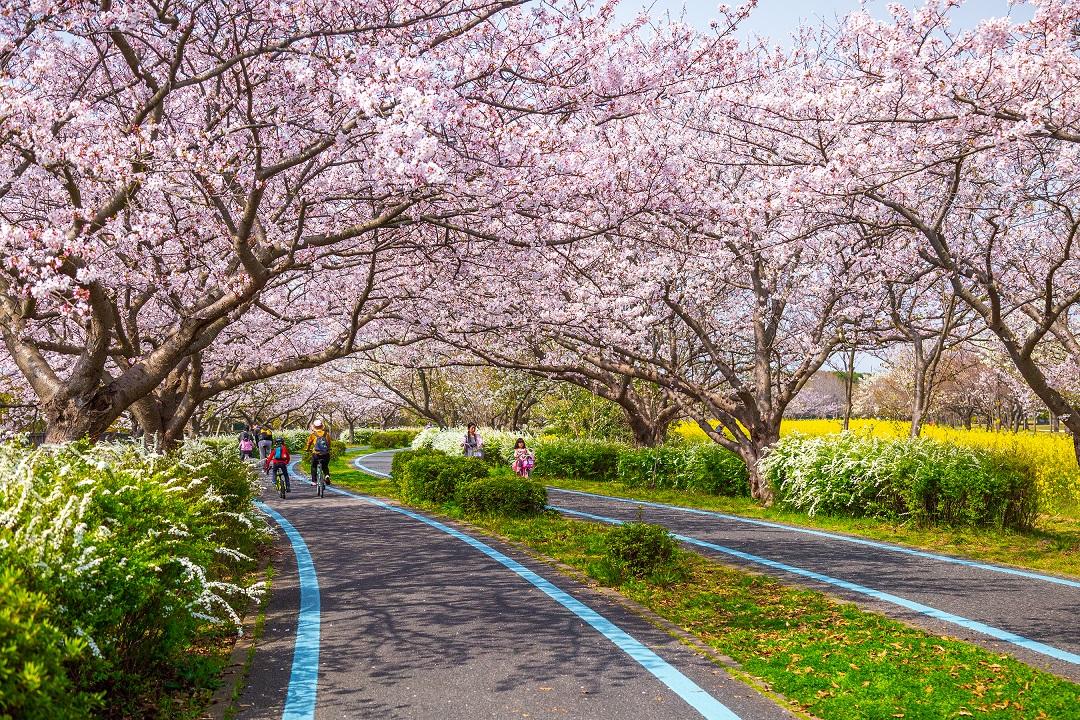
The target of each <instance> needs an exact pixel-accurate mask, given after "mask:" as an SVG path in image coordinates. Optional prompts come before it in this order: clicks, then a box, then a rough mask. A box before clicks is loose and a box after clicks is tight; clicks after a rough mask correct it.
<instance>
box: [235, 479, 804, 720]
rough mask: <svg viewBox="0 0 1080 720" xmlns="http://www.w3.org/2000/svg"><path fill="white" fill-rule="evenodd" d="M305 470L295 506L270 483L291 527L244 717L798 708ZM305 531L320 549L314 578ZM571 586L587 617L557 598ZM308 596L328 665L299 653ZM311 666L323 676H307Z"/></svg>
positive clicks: (532, 569) (596, 597)
mask: <svg viewBox="0 0 1080 720" xmlns="http://www.w3.org/2000/svg"><path fill="white" fill-rule="evenodd" d="M376 462H378V460H376ZM380 467H381V466H380ZM293 477H294V482H293V492H292V493H290V495H289V497H288V498H286V499H284V500H282V499H280V498H278V497H277V495H276V493H275V492H273V491H272V489H270V488H269V487H268V483H264V484H265V485H267V488H266V490H265V492H264V494H263V498H262V500H263V502H264V503H265V507H266V508H267V509H266V512H268V513H270V514H271V516H272V517H273V516H274V514H275V513H276V514H278V517H276V518H275V521H276V522H277V523H278V525H279V526H280V527H282V528H283V529H287V530H288V531H289V532H288V533H287V534H286V533H282V534H280V536H279V539H278V541H277V542H276V544H275V554H276V556H277V558H276V562H275V567H276V570H277V574H276V576H275V578H274V581H273V588H274V589H273V594H272V596H271V600H270V603H269V606H268V609H267V621H266V626H265V627H266V630H265V635H264V637H263V639H262V640H261V641H260V642H259V644H258V649H257V652H256V654H255V659H254V663H253V665H252V669H251V675H250V679H249V685H248V687H247V689H246V690H245V692H244V694H243V696H242V697H241V698H240V708H241V710H240V714H239V717H240V718H244V719H246V720H254V719H256V718H258V719H263V718H282V717H285V718H289V720H304V719H306V718H319V719H320V720H325V719H329V718H367V717H372V718H375V717H378V718H439V719H440V720H441V719H443V718H445V719H447V720H452V719H458V718H460V719H461V720H465V719H470V720H472V719H475V718H519V717H532V718H549V717H566V718H583V719H584V718H596V719H606V718H620V719H623V718H650V719H656V720H668V719H670V720H674V719H676V718H679V719H682V718H695V717H715V718H732V717H735V718H743V719H744V720H749V719H750V718H753V719H754V720H758V719H760V720H771V719H772V718H790V717H792V716H791V715H790V714H789V713H787V711H785V710H783V709H781V708H780V707H779V706H777V705H776V704H775V703H774V702H773V701H771V700H769V699H767V698H766V697H764V696H762V695H760V694H759V693H758V692H756V691H755V690H753V689H751V688H750V687H748V686H746V685H743V684H742V683H740V682H738V681H736V680H734V679H732V677H731V676H730V675H729V674H728V673H727V672H725V671H724V670H723V669H722V668H721V667H720V666H718V665H717V664H715V663H714V662H712V661H711V660H708V659H706V658H704V657H702V656H700V655H698V654H696V653H695V652H693V651H692V650H690V649H689V648H687V647H686V646H684V645H682V644H681V643H680V642H679V641H678V640H676V639H675V638H673V637H671V636H670V635H668V634H667V633H666V632H664V631H662V630H659V629H657V628H656V627H654V626H653V625H652V624H650V623H649V622H647V621H646V620H645V619H643V618H642V617H640V616H638V615H637V614H636V613H633V612H630V611H629V610H627V609H626V608H625V607H624V606H623V605H621V604H616V603H613V602H611V601H609V600H608V599H607V598H606V597H605V596H603V595H601V594H598V593H595V592H593V591H592V590H589V589H588V588H585V587H582V586H580V585H578V584H577V583H575V582H573V581H572V580H570V579H568V578H567V577H564V576H562V575H561V574H560V573H558V572H557V571H555V570H553V569H552V568H550V567H548V566H546V565H543V564H541V563H537V562H535V561H533V560H531V559H530V558H529V557H527V556H524V555H523V554H522V553H520V552H518V551H516V550H514V549H511V548H508V547H505V546H503V545H501V544H499V543H497V542H495V541H493V540H490V539H487V538H481V540H482V541H483V543H478V542H477V541H476V540H473V539H472V538H466V536H464V535H462V534H461V530H460V529H455V528H450V527H447V526H441V525H440V523H438V522H437V521H434V520H431V519H429V518H426V516H422V515H420V514H417V513H412V512H411V511H407V510H404V509H401V508H395V507H393V506H390V505H388V504H385V503H379V502H377V501H370V502H369V501H366V500H364V499H360V498H359V497H358V496H344V495H341V494H336V493H334V492H328V493H327V497H325V498H322V499H319V498H317V497H316V496H315V493H314V489H313V488H311V486H310V485H309V484H308V483H307V482H304V481H296V480H295V478H296V474H295V473H294V475H293ZM331 489H332V488H331ZM404 513H409V514H404ZM440 527H445V528H446V530H443V529H440ZM447 530H449V531H451V532H456V533H458V535H459V536H455V535H453V534H448V532H447ZM470 535H473V533H471V532H470ZM466 539H468V540H472V542H473V543H474V544H469V543H468V542H466V541H465V540H466ZM297 540H299V541H300V542H301V543H302V544H303V546H305V547H306V551H307V552H308V553H310V559H311V568H310V570H311V571H313V572H308V573H307V574H306V575H305V573H304V572H302V571H301V569H300V568H299V567H298V564H297V559H296V558H297V556H298V554H299V555H300V556H301V557H302V556H303V553H302V551H301V550H300V549H298V548H297V545H296V541H297ZM481 545H482V546H483V547H487V548H488V549H489V550H490V552H487V551H480V550H478V547H479V546H481ZM498 557H502V558H505V561H503V560H498V559H497V558H498ZM302 564H303V562H301V565H302ZM512 566H516V567H518V568H520V569H521V570H520V571H516V570H513V569H512ZM526 576H532V577H534V579H533V580H531V581H530V580H528V579H527V578H526ZM315 577H317V596H314V597H317V599H316V600H315V604H314V608H315V615H314V616H312V615H311V614H310V612H311V609H312V605H311V600H312V597H313V596H312V592H311V591H312V588H311V587H310V585H311V579H312V578H315ZM305 578H307V579H306V580H305ZM305 583H307V586H306V589H302V587H303V586H305ZM545 583H546V585H545ZM555 586H557V588H556V587H555ZM544 587H550V588H554V589H553V590H550V591H549V590H544V589H543V588H544ZM304 592H307V596H306V599H304V598H302V596H303V594H304ZM560 592H565V593H567V594H568V598H569V603H570V604H571V605H573V603H577V604H578V605H580V607H581V608H585V611H582V610H580V608H579V609H578V610H576V611H571V609H568V607H567V606H566V605H565V603H564V604H560V602H557V601H556V600H555V599H553V596H552V595H553V593H554V594H558V593H560ZM302 604H303V607H305V608H306V609H305V610H304V611H303V612H305V613H307V614H306V615H305V617H306V618H307V619H308V621H310V620H311V618H312V617H315V618H317V621H316V627H317V628H318V629H317V631H316V636H317V648H316V649H315V653H316V654H315V655H314V657H315V662H314V667H313V668H312V667H310V666H311V665H312V657H313V653H312V652H311V648H307V650H305V651H301V650H298V649H297V643H296V638H297V632H298V629H299V630H301V631H303V630H304V629H305V628H307V629H308V630H310V629H311V625H310V622H309V624H308V625H306V626H305V625H303V623H301V624H300V627H299V628H298V622H297V618H298V611H299V608H301V606H302ZM578 605H573V607H578ZM589 613H591V615H590V614H589ZM585 615H587V616H588V617H590V618H592V617H593V616H595V617H596V618H600V620H602V621H604V622H606V623H608V625H606V626H605V625H603V623H602V622H599V621H597V620H595V619H593V620H590V621H588V622H587V621H586V620H585V619H583V616H585ZM597 626H602V627H609V626H610V627H612V628H615V630H617V631H619V632H621V633H623V635H624V636H625V637H626V638H629V641H626V640H621V641H620V642H622V643H623V645H622V646H617V645H616V644H615V643H614V642H613V641H612V639H611V637H612V636H614V635H617V633H615V632H614V631H611V630H607V631H606V632H607V634H602V633H601V632H600V631H598V630H597ZM302 634H303V633H302ZM308 634H309V635H310V633H308ZM618 637H623V636H618ZM628 642H629V644H630V645H632V644H633V643H635V642H636V643H640V646H637V647H639V649H637V650H633V651H632V652H631V651H628V650H627V649H625V648H626V645H627V643H628ZM302 644H303V643H301V645H302ZM632 655H633V656H632ZM650 658H655V659H650ZM305 665H306V666H308V667H307V671H312V670H314V673H313V674H311V675H309V676H305V675H304V672H305ZM663 666H666V667H668V668H670V670H671V672H668V671H666V670H663ZM658 668H659V670H658ZM661 670H663V672H661ZM316 676H317V685H315V683H313V682H311V680H312V679H313V678H314V677H316ZM673 676H674V677H675V680H674V681H672V680H671V678H672V677H673ZM305 677H306V678H307V681H306V682H302V683H300V684H301V685H303V687H297V682H296V680H297V678H299V679H300V680H304V679H305ZM663 678H667V680H666V681H665V680H664V679H663ZM679 678H682V679H681V680H680V679H679ZM291 682H292V684H290V683H291ZM312 686H314V687H312ZM688 688H690V689H689V690H688ZM694 689H696V692H697V693H698V694H697V695H694V694H693V693H694ZM687 697H693V698H696V700H695V702H696V703H697V705H696V706H691V704H688V701H687V700H686V699H685V698H687ZM695 707H698V708H699V709H698V710H695ZM701 707H707V708H712V710H709V711H707V712H702V711H701V710H700V708H701ZM720 707H723V708H726V712H727V713H728V714H726V715H725V714H724V713H723V712H721V711H720V710H718V709H717V708H720Z"/></svg>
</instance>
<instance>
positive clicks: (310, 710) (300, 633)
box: [255, 501, 320, 720]
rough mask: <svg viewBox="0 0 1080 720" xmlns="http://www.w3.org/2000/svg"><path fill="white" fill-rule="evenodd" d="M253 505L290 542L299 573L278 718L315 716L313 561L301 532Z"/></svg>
mask: <svg viewBox="0 0 1080 720" xmlns="http://www.w3.org/2000/svg"><path fill="white" fill-rule="evenodd" d="M255 506H256V507H258V508H259V509H260V510H262V511H263V512H264V513H266V514H267V515H269V516H270V517H272V518H273V519H274V522H276V523H277V524H278V525H280V526H281V529H282V530H284V531H285V535H286V537H288V538H289V542H290V543H291V544H292V549H293V553H294V554H295V555H296V568H297V570H298V571H299V573H300V613H299V614H298V615H297V618H296V636H295V639H294V641H293V662H292V672H291V673H290V674H289V689H288V691H287V692H286V694H285V710H284V711H283V712H282V714H281V720H312V718H314V717H315V694H316V691H317V690H318V685H319V605H320V602H319V578H318V577H317V576H316V575H315V563H313V562H312V561H311V553H310V552H308V547H307V544H306V543H305V542H304V538H303V537H301V536H300V532H299V531H298V530H297V529H296V528H295V527H293V525H292V523H290V522H289V521H288V520H286V519H285V518H284V517H283V516H282V515H281V513H279V512H277V511H276V510H274V509H273V508H272V507H270V506H269V505H267V504H266V503H264V502H258V501H256V503H255Z"/></svg>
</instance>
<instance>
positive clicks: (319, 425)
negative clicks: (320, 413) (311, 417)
mask: <svg viewBox="0 0 1080 720" xmlns="http://www.w3.org/2000/svg"><path fill="white" fill-rule="evenodd" d="M313 425H314V427H315V429H316V430H321V429H322V420H316V421H315V422H314V423H313Z"/></svg>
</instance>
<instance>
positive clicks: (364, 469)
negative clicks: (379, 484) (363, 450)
mask: <svg viewBox="0 0 1080 720" xmlns="http://www.w3.org/2000/svg"><path fill="white" fill-rule="evenodd" d="M376 454H377V453H372V455H376ZM366 457H367V455H361V456H360V457H358V458H356V459H354V460H353V461H352V466H353V467H354V468H356V469H357V470H360V471H361V472H366V473H367V474H368V475H374V476H375V477H381V478H386V479H389V478H390V475H389V474H387V473H384V472H380V471H378V470H372V469H371V468H369V467H368V466H367V465H364V463H362V462H360V461H361V460H363V459H364V458H366Z"/></svg>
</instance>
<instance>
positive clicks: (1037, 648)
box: [548, 505, 1080, 665]
mask: <svg viewBox="0 0 1080 720" xmlns="http://www.w3.org/2000/svg"><path fill="white" fill-rule="evenodd" d="M548 507H550V508H551V509H552V510H557V511H558V512H561V513H565V514H567V515H574V516H575V517H583V518H587V519H589V520H597V521H599V522H603V523H609V524H612V525H622V524H623V523H624V522H625V521H623V520H618V519H616V518H609V517H604V516H603V515H593V514H592V513H587V512H581V511H579V510H570V509H568V508H561V507H558V506H555V505H549V506H548ZM672 537H674V538H675V539H676V540H679V541H680V542H684V543H688V544H690V545H698V546H700V547H703V548H708V549H710V550H716V551H717V552H721V553H724V554H726V555H731V556H733V557H737V558H740V559H741V560H747V561H749V562H752V563H756V564H758V565H764V566H765V567H769V568H772V569H774V570H782V571H783V572H787V573H791V574H793V575H800V576H802V577H806V578H810V579H812V580H817V581H819V582H823V583H828V584H829V585H835V586H837V587H840V588H843V589H845V590H850V591H851V592H855V593H859V594H861V595H866V596H869V597H872V598H874V599H875V600H880V601H882V602H887V603H891V604H893V605H899V606H900V607H902V608H906V609H908V610H914V611H915V612H917V613H921V614H923V615H926V616H928V617H932V618H934V619H935V620H942V621H944V622H947V623H952V624H953V625H959V626H960V627H964V628H967V629H969V630H974V631H975V632H978V633H982V634H983V635H989V636H990V637H992V638H995V639H997V640H1003V641H1005V642H1007V643H1011V644H1013V645H1016V646H1018V647H1022V648H1025V649H1026V650H1031V651H1032V652H1037V653H1039V654H1040V655H1047V656H1049V657H1052V658H1055V659H1057V660H1063V661H1065V662H1067V663H1072V664H1074V665H1080V655H1077V654H1075V653H1071V652H1069V651H1068V650H1061V649H1060V648H1056V647H1053V646H1051V645H1046V644H1045V643H1041V642H1038V641H1036V640H1030V639H1028V638H1026V637H1023V636H1021V635H1016V634H1015V633H1011V632H1009V631H1008V630H1002V629H1001V628H996V627H993V626H992V625H986V624H985V623H981V622H979V621H978V620H969V619H968V618H966V617H962V616H960V615H953V614H952V613H948V612H945V611H943V610H938V609H937V608H933V607H930V606H929V605H923V604H922V603H917V602H914V601H912V600H908V599H906V598H902V597H900V596H898V595H893V594H891V593H887V592H882V591H880V590H875V589H873V588H869V587H866V586H865V585H859V584H856V583H853V582H849V581H847V580H841V579H839V578H834V577H830V576H829V575H823V574H821V573H818V572H814V571H813V570H804V569H803V568H800V567H795V566H794V565H788V564H786V563H782V562H777V561H775V560H769V559H768V558H763V557H761V556H759V555H751V554H750V553H748V552H743V551H742V550H736V549H734V548H729V547H724V546H723V545H717V544H715V543H711V542H706V541H705V540H698V539H697V538H692V537H687V536H686V535H678V534H676V533H672Z"/></svg>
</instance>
